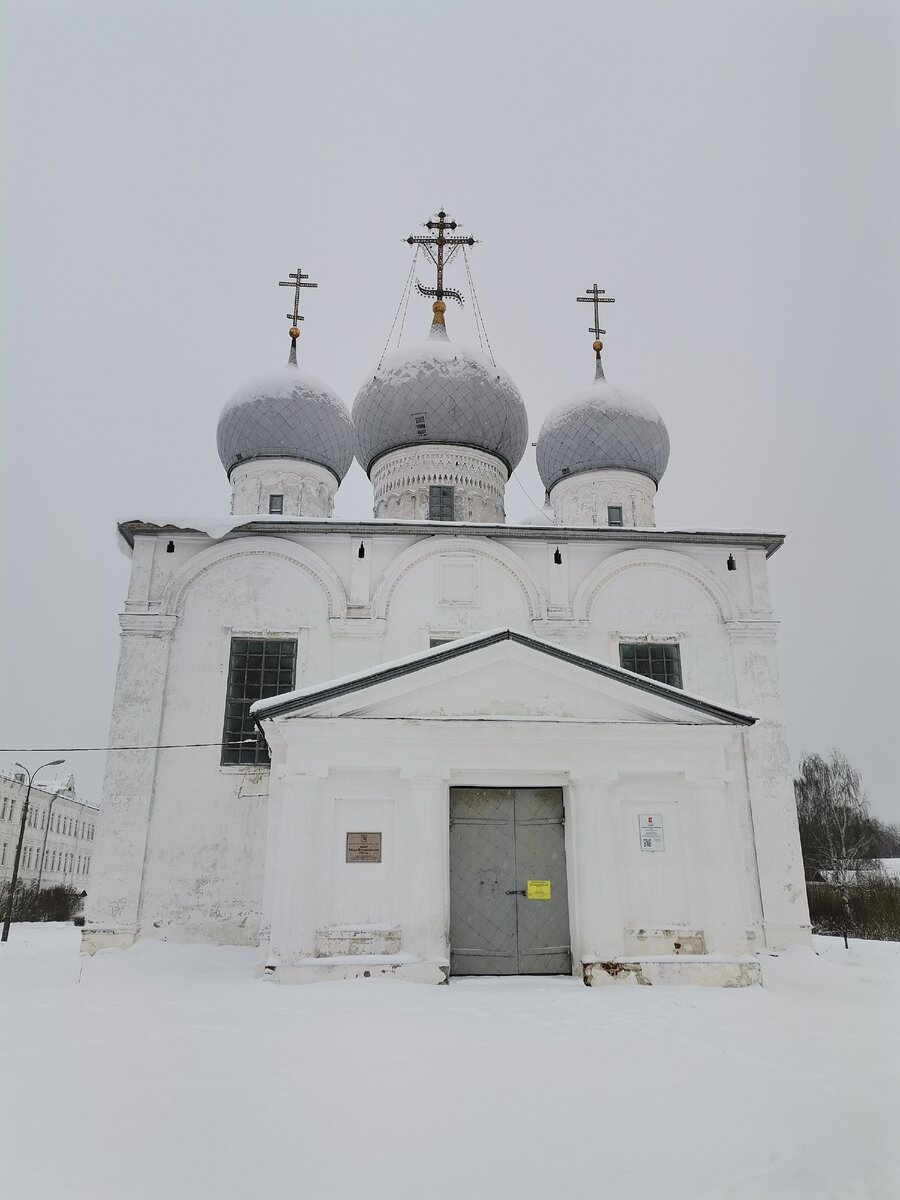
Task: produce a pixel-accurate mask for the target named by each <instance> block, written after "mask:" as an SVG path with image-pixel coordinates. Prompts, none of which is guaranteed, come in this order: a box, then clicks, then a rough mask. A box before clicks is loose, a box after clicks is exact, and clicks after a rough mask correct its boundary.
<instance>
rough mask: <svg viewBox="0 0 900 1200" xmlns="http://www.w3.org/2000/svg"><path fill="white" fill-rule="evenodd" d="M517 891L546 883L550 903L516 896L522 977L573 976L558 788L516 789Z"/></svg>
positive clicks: (560, 802)
mask: <svg viewBox="0 0 900 1200" xmlns="http://www.w3.org/2000/svg"><path fill="white" fill-rule="evenodd" d="M515 813H516V889H517V891H519V892H527V890H528V881H529V879H540V880H549V882H550V899H549V900H529V899H528V897H527V895H526V896H522V895H517V896H516V906H517V914H516V915H517V929H518V958H519V974H520V975H560V974H569V973H570V972H571V970H572V955H571V950H570V947H569V894H568V887H567V879H566V841H565V825H564V824H563V798H562V792H561V791H560V789H559V788H517V789H516V791H515Z"/></svg>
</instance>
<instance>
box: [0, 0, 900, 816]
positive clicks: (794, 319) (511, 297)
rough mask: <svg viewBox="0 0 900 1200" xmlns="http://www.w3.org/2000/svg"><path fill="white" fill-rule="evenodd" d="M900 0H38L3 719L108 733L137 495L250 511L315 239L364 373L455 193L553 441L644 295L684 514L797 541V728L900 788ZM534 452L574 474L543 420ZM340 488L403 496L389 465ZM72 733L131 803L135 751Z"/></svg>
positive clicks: (46, 732)
mask: <svg viewBox="0 0 900 1200" xmlns="http://www.w3.org/2000/svg"><path fill="white" fill-rule="evenodd" d="M898 12H900V6H897V5H895V4H893V3H878V2H866V0H853V2H849V0H848V2H844V3H836V2H829V0H808V2H800V0H774V2H766V0H732V2H727V3H724V2H722V0H707V2H703V3H700V2H696V3H690V2H675V0H666V2H650V0H647V2H641V0H632V2H630V3H628V4H622V3H621V2H620V0H616V2H606V0H590V2H568V3H567V2H564V0H554V2H553V3H550V2H548V0H545V2H543V3H524V2H518V3H508V2H505V0H491V2H490V3H474V2H471V0H468V2H466V0H463V2H459V3H455V4H452V5H447V4H445V5H435V6H426V5H424V4H422V3H413V2H408V0H403V2H392V3H388V2H383V3H371V2H369V3H364V2H362V0H354V2H349V0H348V2H344V3H341V2H332V3H324V2H322V3H315V4H311V3H307V2H303V0H290V2H285V3H282V2H281V0H268V2H261V0H258V2H255V3H251V2H250V0H245V2H242V3H234V2H232V3H229V2H227V0H206V2H202V0H171V2H162V0H160V2H151V0H144V2H143V3H123V2H121V0H82V2H80V3H75V2H74V0H72V2H66V3H59V2H54V3H51V2H43V0H7V2H6V4H5V5H4V6H3V22H4V25H5V30H4V32H3V44H4V53H5V56H6V64H5V68H4V75H5V86H6V88H7V89H8V96H7V99H6V103H5V105H4V111H5V113H6V118H7V126H6V129H5V151H4V161H5V163H6V171H7V174H6V177H7V221H6V231H7V240H6V272H5V278H6V288H5V297H4V299H5V302H6V314H5V315H6V320H5V322H4V328H5V338H6V345H5V347H4V355H3V364H4V365H3V373H4V384H5V386H4V396H5V404H6V411H7V420H6V423H5V430H6V436H5V437H4V438H3V448H2V452H3V456H4V461H3V469H2V482H3V489H4V493H3V504H4V510H3V511H4V514H5V521H4V529H5V555H4V557H5V561H6V564H7V574H6V580H5V586H4V587H3V591H2V604H3V614H4V615H3V620H4V629H5V631H6V650H5V654H4V671H3V677H4V679H3V684H4V686H3V696H4V719H3V723H2V740H0V744H2V745H3V746H10V747H27V746H51V747H55V746H79V745H101V746H102V745H105V743H106V738H107V730H108V723H109V713H110V704H111V698H112V688H113V680H114V673H115V664H116V655H117V651H118V624H117V620H116V614H117V612H118V610H119V608H120V607H121V603H122V600H123V598H124V593H125V588H126V583H127V572H128V564H127V560H126V559H125V558H124V557H122V556H121V555H119V554H118V552H117V550H116V547H115V538H114V522H115V520H116V519H117V518H125V517H133V516H142V515H150V516H152V515H157V514H165V513H170V514H186V513H202V514H212V513H221V512H225V511H227V508H228V503H229V494H230V493H229V488H228V485H227V482H226V479H225V475H224V472H223V471H222V468H221V466H220V464H219V461H218V458H217V456H216V449H215V428H216V421H217V419H218V414H219V411H220V409H221V406H222V404H223V403H224V401H225V399H226V398H227V397H228V395H229V394H230V393H231V391H232V390H233V389H234V388H235V387H236V386H237V385H238V384H239V383H241V382H242V381H243V380H245V379H246V378H247V377H249V376H252V375H253V374H254V373H256V372H259V371H261V370H265V369H268V368H270V367H272V366H277V365H279V364H280V363H281V362H283V361H284V359H285V358H286V354H287V349H288V339H287V336H286V328H287V322H286V321H285V320H284V319H283V317H284V314H285V313H286V312H287V310H288V307H289V305H287V304H286V301H287V300H288V298H289V295H290V293H288V292H287V290H286V289H280V290H279V289H278V288H277V286H276V284H277V281H278V280H279V279H284V278H286V273H287V272H288V271H291V270H294V269H295V268H296V265H297V263H298V262H300V263H301V264H302V265H303V268H304V270H306V269H309V271H310V273H311V275H312V278H313V279H315V280H317V281H318V283H319V289H318V291H317V292H314V293H307V296H308V297H309V298H308V300H307V301H306V306H305V312H306V316H307V319H306V322H305V325H304V334H303V338H302V339H301V357H302V361H303V364H304V365H305V366H306V367H307V368H308V369H309V370H310V371H311V372H313V373H314V374H316V375H319V376H321V377H323V378H325V379H327V380H328V381H329V382H331V383H332V384H333V385H334V386H335V387H336V388H337V390H338V391H339V392H340V393H341V395H343V397H344V398H345V400H346V401H347V402H348V404H350V403H352V400H353V397H354V395H355V393H356V390H357V388H358V387H359V386H360V383H361V382H362V380H363V379H364V378H365V377H366V374H367V372H368V371H369V369H370V368H371V367H372V366H373V365H374V363H375V362H377V360H378V358H379V356H380V354H381V350H382V348H383V346H384V343H385V340H386V338H387V335H388V330H389V329H390V325H391V321H392V319H393V316H394V313H395V311H396V308H397V304H398V301H399V298H400V294H401V291H402V288H403V284H404V281H405V278H406V272H407V270H408V268H409V262H410V255H409V251H408V247H407V246H405V245H404V243H403V238H404V237H405V236H406V235H407V234H408V233H412V232H415V231H416V227H417V225H419V224H420V223H421V222H422V221H424V220H426V219H427V217H428V216H429V215H430V214H431V213H432V212H433V211H435V210H436V209H437V208H438V207H439V206H440V205H444V206H446V207H447V208H448V209H449V210H450V212H451V213H452V214H453V215H454V216H455V217H456V218H457V219H458V220H460V221H462V222H464V224H465V230H466V232H468V233H471V234H473V235H474V236H475V237H477V238H479V239H481V244H480V245H479V246H477V247H476V248H475V249H474V250H473V251H472V252H470V261H471V262H472V266H473V273H474V277H475V283H476V286H477V289H478V295H479V299H480V301H481V306H482V309H483V312H484V316H485V320H486V322H487V330H488V334H489V337H490V339H491V343H492V346H493V349H494V353H495V355H496V357H497V360H498V362H500V363H502V364H503V366H505V367H506V369H507V370H508V371H509V372H510V374H511V375H512V376H513V378H514V379H515V380H516V382H517V383H518V385H519V387H520V388H521V390H522V392H523V395H524V397H525V401H526V404H527V406H528V411H529V416H530V418H531V436H532V439H534V438H535V437H536V436H537V432H538V430H539V428H540V425H541V422H542V420H543V418H544V416H545V415H546V413H547V412H548V411H549V409H550V408H551V407H553V406H554V405H555V404H556V403H558V402H559V400H561V399H562V398H564V397H565V396H566V395H567V394H568V393H569V392H570V391H571V390H572V389H573V388H575V387H577V386H578V385H579V384H581V383H583V382H585V381H587V380H589V379H590V378H591V376H592V371H593V361H592V354H591V350H590V335H589V334H588V333H587V326H588V324H589V323H590V322H589V321H588V320H586V317H587V316H588V315H589V313H590V309H589V308H588V306H586V305H577V306H576V304H575V302H574V299H575V296H576V295H577V294H578V293H580V292H582V291H583V290H584V288H586V287H587V286H589V285H590V284H591V283H593V282H594V280H597V282H599V284H600V286H601V287H605V288H606V289H607V290H608V292H609V294H610V295H613V296H615V297H616V301H617V302H616V304H615V305H614V306H609V307H607V309H606V310H605V312H604V314H603V315H604V317H605V321H604V324H605V327H606V329H607V330H608V336H607V338H606V339H605V341H606V344H607V351H606V353H605V355H604V360H605V364H606V368H607V376H608V378H609V379H610V380H612V381H614V382H616V383H619V384H621V385H623V386H625V387H628V388H631V389H633V390H636V391H639V392H642V393H643V394H645V395H646V396H648V397H649V398H650V399H651V400H652V401H653V402H654V403H655V404H656V406H657V407H658V408H659V410H660V412H661V413H662V414H663V417H664V418H665V420H666V422H667V424H668V427H669V431H670V434H671V440H672V455H671V460H670V464H669V469H668V472H667V474H666V477H665V479H664V480H663V482H662V485H661V487H660V492H659V497H658V501H657V520H658V522H659V524H660V526H661V527H663V528H666V527H671V528H676V527H679V526H709V527H718V528H721V527H729V526H733V527H751V528H764V529H769V530H780V531H784V532H785V533H786V534H787V535H788V541H787V543H786V545H785V546H784V548H783V549H782V550H781V551H780V552H779V553H778V554H777V555H776V557H775V558H773V559H772V560H771V572H772V579H773V587H774V594H775V601H776V605H777V613H778V615H779V616H780V618H781V620H782V622H783V625H782V631H781V664H782V674H783V683H784V695H785V701H786V706H787V722H788V735H789V738H790V742H791V749H792V754H793V757H794V760H795V762H796V760H797V759H798V758H799V756H800V755H801V754H802V753H804V752H806V751H812V750H820V751H822V752H827V751H828V750H829V748H830V747H831V746H833V745H837V746H839V747H841V748H842V749H844V750H845V751H846V752H847V754H848V755H849V756H850V758H851V760H852V761H853V762H854V763H855V765H856V766H858V767H859V768H860V769H861V770H862V772H863V778H864V782H865V784H866V786H867V788H868V792H869V796H870V799H871V801H872V804H873V808H874V810H875V811H876V812H877V813H878V814H879V815H881V816H883V817H888V818H890V819H893V820H897V819H900V788H898V784H897V771H896V768H895V761H894V754H895V747H896V740H897V732H898V716H900V708H898V701H897V681H896V676H897V673H898V668H900V655H898V649H897V647H898V641H900V634H898V629H897V616H898V594H900V589H898V578H900V569H898V545H897V536H896V524H895V522H896V520H897V518H898V516H900V512H898V499H897V485H896V482H895V479H894V474H895V471H896V464H897V459H898V449H900V436H898V434H900V429H898V418H897V385H898V382H900V381H898V378H897V374H898V372H897V362H896V356H895V354H894V353H892V341H893V340H894V339H895V329H896V326H897V321H898V316H900V311H898V310H900V303H898V290H897V280H898V265H900V264H898V253H897V251H898V246H897V225H896V213H897V211H898V200H900V196H898V187H897V183H898V170H897V167H898V164H897V157H896V144H897V138H898V132H900V130H898V121H897V113H898V103H897V102H898V92H897V85H896V83H895V82H894V81H892V79H891V69H892V66H893V65H894V64H895V63H896V60H897V52H898V49H900V46H898V40H900V39H898ZM456 282H459V283H463V284H464V282H465V279H464V275H462V274H459V275H457V277H456ZM429 316H430V313H429V309H428V304H427V302H426V301H423V300H417V299H415V298H414V299H413V300H412V302H411V304H410V309H409V316H408V318H407V336H409V335H410V334H413V335H417V336H422V335H423V334H424V332H425V330H426V328H427V325H428V320H429ZM448 319H449V321H450V330H451V335H452V336H454V337H455V338H456V339H458V340H460V341H467V342H469V343H470V344H473V343H474V341H475V331H474V325H473V320H472V310H471V306H467V308H466V310H465V311H464V312H463V313H461V314H460V313H459V312H458V311H457V310H456V309H455V307H453V308H452V310H451V311H450V312H449V313H448ZM517 475H518V478H519V479H520V481H521V484H522V487H523V488H524V490H525V492H527V493H528V495H529V496H531V498H532V499H533V500H534V501H535V502H536V503H538V504H540V502H541V500H542V490H541V485H540V482H539V480H538V476H537V471H536V469H535V466H534V452H533V450H529V452H528V454H527V455H526V459H525V461H524V462H523V464H522V466H521V467H520V468H519V471H518V472H517ZM508 510H509V518H510V520H512V521H514V520H516V519H522V518H525V517H527V516H529V515H533V511H534V510H533V508H532V507H531V504H530V502H529V501H528V499H526V496H525V495H524V493H523V491H522V490H520V488H519V487H518V485H517V484H516V483H515V482H513V483H511V484H510V487H509V489H508ZM338 515H341V516H349V515H354V516H355V515H358V516H371V507H370V501H369V491H368V483H367V481H366V480H365V477H364V476H363V475H362V472H361V471H360V469H359V468H358V467H356V466H355V467H354V468H353V472H352V474H351V476H349V477H348V479H347V481H346V482H345V484H344V486H343V488H342V490H341V494H340V496H339V508H338ZM15 757H17V756H16V755H13V754H9V755H7V754H0V765H3V766H8V765H10V764H11V762H12V759H13V758H15ZM46 757H53V756H52V755H46ZM23 761H25V762H28V763H31V764H36V763H37V762H39V761H41V758H40V756H36V755H33V756H30V757H28V756H26V758H25V759H23ZM68 764H70V765H71V766H72V767H74V769H75V772H76V778H77V781H78V783H79V785H80V788H81V789H82V790H83V792H84V793H85V795H86V797H87V798H89V799H91V800H96V799H98V798H99V791H100V782H101V774H102V767H103V756H102V755H100V754H77V755H75V754H72V755H69V756H68Z"/></svg>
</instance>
